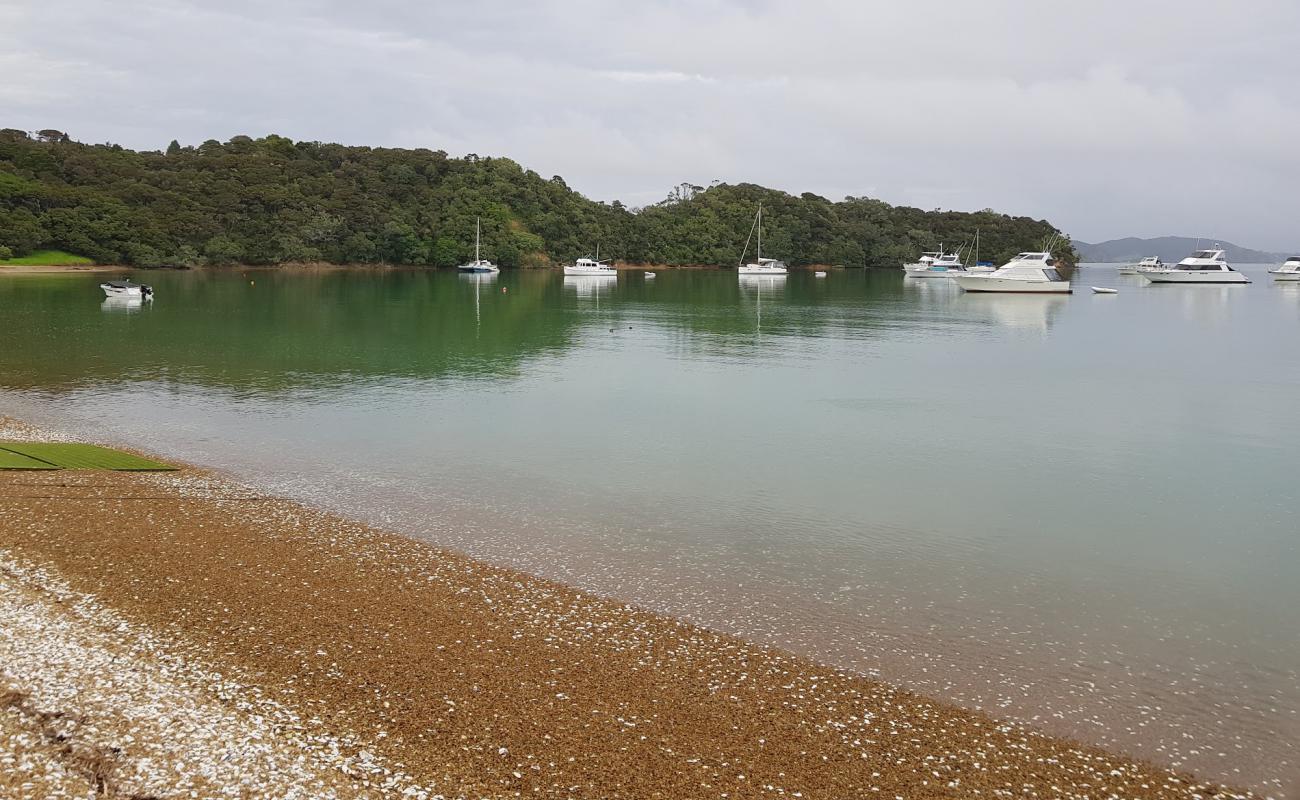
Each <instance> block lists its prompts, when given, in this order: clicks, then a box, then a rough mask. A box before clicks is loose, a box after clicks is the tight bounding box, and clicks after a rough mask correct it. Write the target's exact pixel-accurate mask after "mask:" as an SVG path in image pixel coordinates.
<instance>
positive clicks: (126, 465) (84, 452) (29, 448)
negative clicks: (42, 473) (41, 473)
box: [0, 441, 176, 471]
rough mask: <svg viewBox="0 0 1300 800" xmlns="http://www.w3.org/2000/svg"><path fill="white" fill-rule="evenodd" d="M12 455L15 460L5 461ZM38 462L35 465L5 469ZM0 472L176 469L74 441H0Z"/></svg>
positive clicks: (158, 462)
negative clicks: (26, 470)
mask: <svg viewBox="0 0 1300 800" xmlns="http://www.w3.org/2000/svg"><path fill="white" fill-rule="evenodd" d="M6 456H13V457H15V458H7V457H6ZM11 463H12V464H23V463H29V464H30V463H39V464H44V465H45V466H44V467H39V466H6V465H7V464H11ZM0 469H105V470H114V471H166V470H174V469H176V468H175V467H173V466H172V465H170V464H164V463H163V462H161V461H154V460H153V459H149V458H143V457H141V456H137V455H135V454H133V453H126V452H123V451H121V450H114V449H112V448H110V447H100V446H99V445H93V444H79V443H75V442H6V441H0Z"/></svg>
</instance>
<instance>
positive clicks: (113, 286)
mask: <svg viewBox="0 0 1300 800" xmlns="http://www.w3.org/2000/svg"><path fill="white" fill-rule="evenodd" d="M99 288H100V289H102V290H103V291H104V296H105V297H134V298H140V299H144V298H146V297H153V287H152V286H146V285H144V284H143V283H135V282H134V281H131V280H125V281H104V282H103V283H101V284H100V285H99Z"/></svg>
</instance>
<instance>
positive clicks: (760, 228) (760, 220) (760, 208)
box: [755, 200, 763, 264]
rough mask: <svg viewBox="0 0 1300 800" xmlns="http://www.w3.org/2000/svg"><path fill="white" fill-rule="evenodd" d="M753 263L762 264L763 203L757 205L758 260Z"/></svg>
mask: <svg viewBox="0 0 1300 800" xmlns="http://www.w3.org/2000/svg"><path fill="white" fill-rule="evenodd" d="M755 263H758V264H762V263H763V202H762V201H761V200H760V201H759V203H758V259H757V261H756V262H755Z"/></svg>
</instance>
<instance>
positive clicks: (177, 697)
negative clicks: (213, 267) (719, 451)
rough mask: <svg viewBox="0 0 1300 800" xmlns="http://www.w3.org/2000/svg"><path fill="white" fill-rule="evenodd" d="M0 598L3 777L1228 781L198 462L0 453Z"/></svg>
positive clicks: (137, 788) (56, 780)
mask: <svg viewBox="0 0 1300 800" xmlns="http://www.w3.org/2000/svg"><path fill="white" fill-rule="evenodd" d="M51 435H52V434H51V433H50V432H48V431H43V430H40V429H37V428H34V427H32V426H29V425H25V424H23V423H19V422H15V421H12V420H8V421H3V422H0V438H9V439H20V438H31V439H39V438H47V437H50V436H51ZM0 617H2V618H3V619H4V620H5V625H4V626H3V630H2V631H0V767H3V768H2V769H0V795H3V796H5V797H9V796H13V797H24V798H25V797H31V798H37V797H41V798H44V797H159V798H162V797H179V796H203V797H210V796H211V797H216V796H232V797H354V796H355V797H386V796H391V797H423V798H433V797H447V798H451V797H466V798H471V797H472V798H479V797H484V798H487V797H523V796H527V797H574V798H608V797H629V798H650V797H660V798H686V797H717V798H741V797H802V798H848V797H886V798H909V800H910V799H911V798H929V797H1013V796H1015V797H1071V798H1084V797H1088V798H1107V797H1121V798H1166V797H1168V798H1173V797H1180V798H1195V797H1247V796H1250V795H1248V794H1245V793H1241V792H1234V791H1229V790H1226V789H1224V788H1222V787H1217V786H1212V785H1207V784H1204V783H1200V782H1197V781H1196V780H1195V779H1194V778H1193V777H1191V776H1188V775H1183V774H1178V773H1174V772H1170V771H1166V770H1163V769H1160V768H1158V767H1155V766H1152V765H1148V764H1143V763H1140V762H1135V761H1133V760H1132V759H1129V758H1126V757H1124V756H1122V755H1117V754H1112V753H1108V752H1105V751H1101V750H1098V749H1095V748H1090V747H1086V746H1083V745H1080V744H1077V743H1075V742H1071V741H1068V740H1063V739H1059V738H1053V737H1049V736H1046V735H1042V734H1039V733H1037V732H1035V731H1032V730H1030V729H1028V728H1025V727H1023V726H1021V725H1018V724H1013V723H1009V722H1004V721H1000V720H997V719H994V718H991V717H989V716H986V715H983V714H980V713H975V712H970V711H966V710H962V709H959V708H956V707H953V706H950V705H947V704H944V703H941V702H937V701H933V700H930V699H927V698H925V697H922V696H918V695H916V694H913V693H910V692H907V691H903V690H900V689H897V688H894V687H891V686H889V685H886V684H883V683H879V682H875V681H871V680H868V679H866V678H863V677H861V676H858V675H854V674H849V673H846V672H843V671H838V670H834V669H830V668H826V667H822V666H819V665H818V664H816V663H814V662H811V661H808V660H805V659H801V658H798V657H795V656H793V655H790V654H787V653H783V652H780V651H775V650H772V649H767V648H763V647H760V646H757V645H754V644H750V643H747V642H745V641H742V640H739V639H735V638H732V637H728V636H724V635H721V634H717V633H712V632H710V631H707V630H703V629H700V628H697V627H694V626H691V625H688V624H685V623H682V622H679V621H676V620H673V619H670V618H666V617H662V616H658V615H654V614H651V613H647V612H644V611H641V610H638V609H637V608H633V607H630V606H627V605H624V604H622V603H620V602H618V601H616V600H611V599H606V598H601V597H594V596H591V595H589V594H586V593H583V592H580V591H577V590H574V589H572V588H569V587H566V586H563V585H560V584H557V583H554V582H549V581H545V580H541V579H537V578H533V577H530V576H528V575H525V574H522V573H519V572H515V571H511V570H508V569H503V568H498V567H494V566H490V565H487V564H484V563H481V562H477V561H474V560H471V559H468V558H466V557H464V556H461V555H458V554H455V553H450V552H446V551H443V550H439V549H437V548H435V547H432V546H430V545H427V544H424V543H421V542H417V541H414V540H411V539H407V538H404V537H402V536H398V535H395V534H391V533H387V532H384V531H381V530H375V529H373V528H369V527H367V526H364V525H361V524H357V523H354V522H351V521H349V520H346V519H343V518H341V517H338V516H334V515H330V514H326V513H323V512H320V511H316V510H313V509H311V508H307V507H304V506H301V505H298V504H295V503H291V502H287V501H284V500H280V499H276V498H271V497H265V496H261V495H258V494H256V493H254V492H251V491H249V490H248V489H246V488H244V487H242V486H240V485H239V484H238V483H237V482H236V481H234V480H233V479H230V478H227V477H223V476H219V475H216V474H214V473H212V472H209V471H206V470H203V469H198V468H192V467H186V468H183V469H181V470H180V471H178V472H172V473H112V472H80V471H57V472H14V471H10V472H0Z"/></svg>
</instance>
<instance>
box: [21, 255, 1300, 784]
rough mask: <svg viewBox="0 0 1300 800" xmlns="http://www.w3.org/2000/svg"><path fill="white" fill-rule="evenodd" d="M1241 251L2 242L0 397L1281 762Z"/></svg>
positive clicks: (1261, 361)
mask: <svg viewBox="0 0 1300 800" xmlns="http://www.w3.org/2000/svg"><path fill="white" fill-rule="evenodd" d="M1263 270H1264V268H1263V267H1247V268H1245V271H1247V273H1248V274H1250V275H1251V276H1252V278H1254V280H1255V283H1253V284H1251V285H1248V286H1187V287H1182V286H1160V287H1154V286H1144V285H1143V283H1144V282H1143V281H1142V280H1141V279H1139V278H1134V277H1126V276H1119V275H1117V274H1116V273H1115V271H1114V269H1113V267H1110V266H1105V265H1092V266H1086V267H1084V268H1083V269H1082V270H1081V271H1080V273H1079V274H1078V276H1076V279H1075V280H1076V284H1077V285H1078V286H1079V288H1081V289H1082V293H1079V294H1075V295H1073V296H1071V297H1022V296H1000V297H999V296H971V295H963V294H962V293H961V292H960V291H959V290H958V289H957V288H956V286H954V285H953V284H951V283H950V282H948V281H943V280H913V279H907V280H905V279H904V278H903V277H902V276H901V274H900V273H899V272H897V271H894V270H880V271H868V272H865V273H864V272H863V271H860V270H859V271H845V272H832V273H831V274H830V275H829V276H828V277H827V278H824V279H817V278H814V277H813V276H812V275H811V274H795V275H791V276H789V277H788V278H786V279H773V278H758V279H747V280H743V281H741V280H738V279H737V277H736V275H735V274H734V273H727V272H695V271H690V272H687V271H681V272H673V271H664V272H660V273H659V275H658V277H656V278H655V279H653V280H647V279H645V278H643V276H641V275H640V274H639V273H631V274H625V275H621V276H619V278H618V279H617V280H608V279H592V278H585V279H572V278H570V279H565V278H562V277H561V276H559V275H557V274H554V273H507V274H503V275H502V276H500V277H499V278H495V279H491V278H487V279H479V280H475V279H474V278H472V277H469V276H459V275H456V274H451V273H430V272H407V271H394V272H373V273H371V272H364V273H363V272H323V273H277V272H270V271H252V270H250V271H248V272H245V273H240V272H231V273H151V274H149V275H148V276H147V277H145V278H142V279H144V280H147V281H148V282H150V283H152V284H153V285H154V286H155V288H156V289H157V296H158V299H157V300H156V301H154V302H153V303H151V304H145V305H143V306H129V305H121V304H116V303H110V302H106V301H103V300H102V297H101V296H100V294H99V291H98V288H97V286H96V284H97V283H98V280H99V279H98V278H95V277H93V276H65V275H60V276H50V277H32V276H23V277H16V278H15V277H11V278H2V279H0V322H2V323H3V330H4V332H5V339H4V346H3V350H0V386H2V387H3V388H0V402H3V404H4V405H3V407H4V409H6V410H9V411H12V412H13V413H14V414H16V415H18V416H25V417H28V418H31V419H33V420H45V421H50V422H54V423H57V424H61V425H63V426H66V427H68V428H71V429H74V430H79V431H82V432H84V433H86V434H87V435H96V436H98V437H100V438H110V439H119V440H122V441H125V442H134V443H137V444H140V445H142V446H146V447H149V448H150V449H153V450H155V451H158V452H160V453H164V454H170V455H173V456H175V457H180V458H186V459H190V460H193V461H196V462H201V463H205V464H210V465H213V466H217V467H221V468H226V469H229V470H232V471H234V472H236V473H238V474H239V475H240V476H241V477H244V478H246V479H250V480H252V481H254V482H255V483H257V484H259V485H261V486H263V487H265V488H268V489H270V490H273V491H277V492H279V493H282V494H286V495H289V496H293V497H297V498H301V499H305V500H309V501H311V502H315V503H318V504H322V505H325V506H328V507H330V508H333V509H336V510H340V511H343V512H345V513H348V514H350V515H353V516H360V517H363V518H365V519H368V520H371V521H374V522H377V523H381V524H384V525H387V526H390V527H393V528H396V529H398V530H403V531H406V532H409V533H412V534H415V535H419V536H422V537H425V538H428V539H431V540H433V541H435V542H438V543H442V544H446V545H449V546H452V547H455V548H457V549H461V550H464V551H467V552H469V553H472V554H474V555H478V556H482V557H485V558H488V559H491V560H494V561H498V562H503V563H508V564H512V565H517V566H522V567H524V568H527V569H529V570H530V571H534V572H539V573H542V574H545V575H548V576H553V577H558V578H562V579H564V580H566V581H569V582H572V583H575V584H578V585H580V586H584V587H589V588H591V589H593V590H598V591H601V592H606V593H612V594H615V595H618V596H620V597H625V598H627V599H629V600H632V601H636V602H639V603H642V604H645V605H648V606H650V607H653V608H656V609H660V610H664V611H668V612H671V613H675V614H678V615H681V616H686V617H689V618H691V619H693V620H696V621H699V622H702V623H705V624H708V625H710V626H713V627H717V628H721V629H724V630H728V631H732V632H737V633H740V634H743V635H746V636H749V637H751V638H757V639H760V640H763V641H767V642H773V643H776V644H780V645H783V646H786V647H790V648H793V649H796V650H798V651H801V652H805V653H810V654H813V655H815V656H818V657H820V658H823V659H827V660H829V661H832V662H833V663H836V664H839V665H843V666H847V667H851V668H855V669H859V670H862V671H865V672H868V673H870V674H873V675H878V676H881V677H884V678H886V679H889V680H892V681H897V682H900V683H903V684H905V685H908V686H912V687H915V688H918V689H920V690H923V691H926V692H928V693H932V694H936V695H939V696H943V697H947V698H951V699H954V700H958V701H960V702H962V703H964V704H966V705H970V706H976V707H980V708H984V709H987V710H990V711H992V712H994V713H996V714H1001V715H1010V716H1015V717H1018V718H1022V719H1027V720H1031V721H1033V722H1034V723H1035V724H1037V725H1038V726H1040V727H1042V728H1045V729H1048V730H1051V731H1054V732H1058V733H1064V734H1069V735H1073V736H1077V737H1079V738H1082V739H1085V740H1088V741H1093V742H1098V743H1102V744H1106V745H1108V746H1111V747H1114V748H1118V749H1121V750H1124V751H1127V752H1131V753H1135V754H1137V755H1141V756H1145V757H1148V758H1151V759H1153V760H1156V761H1159V762H1162V763H1166V764H1173V765H1178V766H1181V767H1184V768H1188V769H1192V770H1195V771H1197V772H1199V773H1201V774H1204V775H1206V776H1209V777H1216V778H1221V779H1227V780H1229V781H1232V782H1234V783H1239V784H1248V785H1250V786H1253V787H1256V788H1259V789H1261V790H1263V791H1265V792H1267V793H1269V794H1272V795H1275V796H1286V795H1292V796H1294V795H1295V794H1296V793H1297V790H1300V765H1298V763H1297V754H1296V743H1297V742H1300V616H1298V615H1297V613H1296V609H1297V608H1300V514H1298V513H1297V500H1298V499H1300V490H1298V489H1297V486H1298V484H1297V474H1298V468H1300V456H1298V455H1297V454H1298V453H1300V428H1298V427H1297V426H1296V425H1295V414H1296V408H1297V403H1298V402H1300V350H1298V348H1297V346H1296V343H1297V342H1298V341H1300V284H1292V285H1282V284H1274V283H1273V282H1271V281H1269V280H1268V276H1267V275H1265V274H1264V272H1263ZM1089 285H1105V286H1115V287H1117V288H1119V289H1120V292H1119V294H1117V295H1113V296H1107V295H1092V294H1090V293H1087V287H1088V286H1089Z"/></svg>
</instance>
